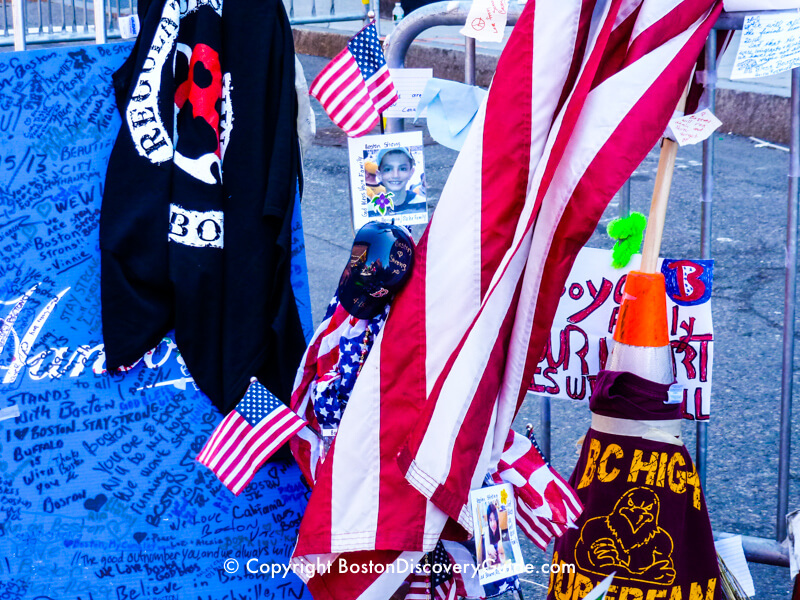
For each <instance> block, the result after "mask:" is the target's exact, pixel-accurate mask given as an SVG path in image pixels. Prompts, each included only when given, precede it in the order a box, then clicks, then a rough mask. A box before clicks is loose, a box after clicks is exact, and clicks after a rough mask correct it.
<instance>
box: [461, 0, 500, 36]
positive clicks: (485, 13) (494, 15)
mask: <svg viewBox="0 0 800 600" xmlns="http://www.w3.org/2000/svg"><path fill="white" fill-rule="evenodd" d="M507 9H508V1H507V0H473V1H472V6H470V8H469V15H467V22H466V23H465V24H464V27H463V28H462V29H461V34H462V35H466V36H468V37H471V38H475V39H476V40H478V41H479V42H502V41H503V34H504V33H505V28H506V20H507V19H508V10H507Z"/></svg>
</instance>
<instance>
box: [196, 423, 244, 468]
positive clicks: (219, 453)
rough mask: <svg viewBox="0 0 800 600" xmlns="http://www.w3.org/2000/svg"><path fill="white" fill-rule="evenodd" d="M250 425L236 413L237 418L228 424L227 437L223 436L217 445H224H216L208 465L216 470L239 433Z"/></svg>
mask: <svg viewBox="0 0 800 600" xmlns="http://www.w3.org/2000/svg"><path fill="white" fill-rule="evenodd" d="M248 427H249V425H248V424H247V421H245V420H244V419H243V418H242V417H241V416H240V415H239V414H238V413H237V414H236V418H235V419H231V422H230V424H229V426H228V430H227V432H226V435H225V437H221V438H220V440H219V442H218V443H217V445H218V446H219V444H222V447H221V448H219V447H215V448H214V449H213V450H212V454H213V456H211V457H210V459H209V461H208V463H207V464H206V466H207V467H208V468H209V469H211V470H212V471H215V472H216V470H217V469H216V466H217V464H219V461H220V460H222V457H223V456H224V455H225V453H226V452H227V451H228V450H229V449H230V448H231V447H232V446H233V444H234V443H236V440H237V438H238V437H239V435H240V434H241V433H242V431H244V430H245V429H247V428H248Z"/></svg>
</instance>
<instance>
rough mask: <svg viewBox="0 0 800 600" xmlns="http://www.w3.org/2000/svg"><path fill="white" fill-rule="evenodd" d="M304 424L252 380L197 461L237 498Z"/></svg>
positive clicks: (265, 389)
mask: <svg viewBox="0 0 800 600" xmlns="http://www.w3.org/2000/svg"><path fill="white" fill-rule="evenodd" d="M305 424H306V422H305V421H304V420H303V419H301V418H300V417H298V416H297V415H296V414H295V413H294V412H292V411H291V410H290V409H289V408H288V407H287V406H286V405H285V404H283V403H282V402H281V401H280V400H278V399H277V398H276V397H275V396H274V395H273V394H272V393H271V392H270V391H269V390H268V389H267V388H265V387H264V386H263V385H261V384H260V383H259V382H258V381H257V380H255V379H252V380H251V383H250V387H248V388H247V392H246V393H245V395H244V397H243V398H242V399H241V401H240V402H239V404H237V405H236V408H235V409H234V410H233V412H231V413H230V414H229V415H228V416H227V417H225V418H224V419H223V420H222V422H221V423H220V424H219V425H218V426H217V428H216V429H215V430H214V433H213V434H212V435H211V437H210V438H209V440H208V441H207V442H206V445H205V446H204V447H203V450H202V451H201V452H200V454H198V455H197V460H198V462H200V463H201V464H203V465H205V466H206V467H208V468H209V469H211V470H212V471H213V472H214V474H215V475H216V476H217V477H219V480H220V481H221V482H222V483H223V484H224V485H225V487H227V488H228V489H229V490H230V491H232V492H233V493H234V494H236V495H237V496H238V495H239V494H241V493H242V490H244V488H245V487H247V484H249V483H250V481H251V480H252V479H253V476H254V475H255V474H256V471H258V469H259V468H260V467H261V465H263V464H264V463H265V462H266V460H267V459H268V458H269V457H270V456H272V455H273V454H274V453H275V451H276V450H277V449H278V448H280V447H281V446H282V445H283V443H284V442H286V440H288V439H289V438H291V437H292V436H293V435H294V434H295V433H297V432H298V431H299V430H300V429H302V428H303V427H304V426H305Z"/></svg>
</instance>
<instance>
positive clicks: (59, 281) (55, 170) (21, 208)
mask: <svg viewBox="0 0 800 600" xmlns="http://www.w3.org/2000/svg"><path fill="white" fill-rule="evenodd" d="M130 50H131V45H130V44H127V43H124V44H109V45H105V46H89V47H67V48H58V49H48V50H43V51H33V52H24V53H7V54H2V55H0V107H1V109H0V140H2V144H0V256H1V257H2V260H0V598H4V599H5V598H7V599H22V598H30V599H32V600H33V599H38V600H46V599H48V598H52V599H54V600H79V599H80V600H178V599H180V600H222V599H228V600H239V599H240V598H241V599H245V598H246V599H247V600H257V599H262V598H263V599H269V600H284V599H292V598H294V599H297V598H303V597H308V592H307V591H306V588H305V587H304V586H303V585H302V583H301V582H300V580H299V579H298V578H297V577H296V576H294V575H293V574H291V573H289V574H288V575H286V576H283V577H282V576H280V575H277V574H276V575H275V576H270V575H269V574H264V573H263V571H265V570H266V571H270V573H273V572H275V573H277V570H276V569H275V568H273V566H272V565H284V564H286V563H287V561H288V557H289V555H290V553H291V549H292V547H293V545H294V542H295V538H296V532H297V527H298V525H299V522H300V517H301V515H302V512H303V508H304V506H305V503H306V497H307V492H306V488H305V486H304V485H303V484H302V483H301V482H300V476H299V470H298V469H297V468H296V467H295V466H293V465H292V466H289V465H282V464H272V465H266V466H265V467H264V468H263V469H262V470H261V471H260V472H259V473H258V474H257V475H256V477H255V479H254V480H253V482H252V484H251V485H250V486H249V487H248V488H247V489H246V490H245V492H244V493H243V494H242V495H241V496H239V497H238V498H237V497H234V496H233V495H232V494H231V493H230V492H229V491H228V490H227V489H225V488H224V487H223V486H222V485H221V484H220V483H219V481H218V480H217V479H216V478H215V477H214V476H213V475H212V474H211V473H210V471H208V470H206V469H205V468H204V467H202V466H201V465H199V464H198V463H197V462H196V461H195V460H194V458H195V456H196V455H197V453H198V452H199V451H200V449H201V448H202V447H203V445H204V443H205V441H206V440H207V439H208V437H209V434H210V433H211V432H212V431H213V430H214V428H215V426H216V425H217V424H218V423H219V422H220V420H221V416H220V414H219V413H218V412H217V410H216V409H215V408H213V407H212V406H211V403H210V402H209V401H208V400H207V399H206V398H205V397H204V396H203V395H202V394H201V393H200V392H199V391H197V390H196V389H195V387H194V384H193V382H192V379H191V377H190V375H189V373H188V372H187V370H186V368H185V366H184V364H183V361H182V360H181V357H180V354H179V353H178V351H177V348H176V346H175V343H174V341H173V340H172V339H170V338H165V339H164V340H163V341H162V342H161V343H160V344H159V345H158V346H157V347H156V348H155V349H154V350H153V351H151V352H150V353H148V354H147V355H146V356H144V357H143V358H142V359H141V360H140V361H139V362H138V363H136V364H135V365H133V366H132V367H131V368H130V369H129V370H128V371H127V372H126V373H124V374H109V373H107V372H106V371H105V360H104V353H103V344H102V335H101V329H100V300H99V297H100V280H99V266H100V259H99V247H98V232H97V228H98V219H99V216H100V199H101V197H102V195H103V194H102V191H103V180H104V177H105V169H106V163H107V161H108V155H109V153H110V151H111V146H112V144H113V142H114V139H115V137H116V133H117V129H118V128H119V116H118V113H117V110H116V106H115V102H114V97H113V93H112V86H111V74H112V73H113V72H114V71H115V70H116V69H118V68H119V66H120V65H121V64H122V62H123V61H124V60H125V58H126V56H127V55H128V54H129V52H130ZM253 571H255V572H253ZM259 571H261V572H259Z"/></svg>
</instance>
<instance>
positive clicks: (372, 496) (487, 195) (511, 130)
mask: <svg viewBox="0 0 800 600" xmlns="http://www.w3.org/2000/svg"><path fill="white" fill-rule="evenodd" d="M720 11H721V4H720V2H719V1H718V0H683V1H681V0H607V1H601V0H597V1H596V2H595V1H593V0H535V1H531V2H528V3H527V5H526V6H525V9H524V11H523V13H522V15H521V17H520V19H519V21H518V23H517V25H516V26H515V27H514V31H513V33H512V35H511V37H510V39H509V41H508V43H507V46H506V48H505V50H504V53H503V55H502V56H501V58H500V60H499V62H498V67H497V72H496V74H495V77H494V81H493V83H492V87H491V89H490V92H489V95H488V97H487V100H486V102H485V103H484V104H483V106H482V107H481V109H480V110H479V112H478V114H477V115H476V117H475V121H474V123H473V126H472V129H471V130H470V134H469V136H468V138H467V140H466V142H465V144H464V148H463V149H462V151H461V153H460V155H459V157H458V159H457V161H456V164H455V166H454V167H453V171H452V173H451V175H450V177H449V179H448V182H447V184H446V186H445V188H444V190H443V192H442V197H441V200H440V201H439V204H438V206H437V209H436V213H435V215H434V218H433V220H432V222H431V223H430V225H429V227H428V230H427V232H426V234H425V235H424V236H423V238H422V239H421V240H420V243H419V244H418V247H417V253H416V255H415V266H414V271H413V273H412V276H411V278H410V281H409V283H408V284H407V286H406V287H405V288H404V289H403V291H402V292H401V293H400V294H399V295H398V296H397V298H395V300H394V303H393V306H392V312H391V315H390V318H389V319H388V320H387V322H386V325H385V326H384V328H383V330H382V332H381V334H380V335H379V336H378V339H377V340H376V342H375V345H374V346H373V348H372V351H371V353H370V355H369V358H368V359H367V361H366V363H365V365H364V367H363V369H362V371H361V375H360V376H359V378H358V380H357V381H356V384H355V387H354V389H353V392H352V395H351V396H350V402H349V404H348V409H347V411H346V412H345V414H344V417H343V418H342V422H341V423H340V427H339V433H338V437H337V438H336V442H335V443H334V446H333V449H332V452H331V453H330V454H329V456H328V457H327V459H326V460H325V462H324V464H322V466H321V468H320V469H319V472H318V474H317V482H316V485H315V488H314V491H313V493H312V495H311V498H310V502H309V505H308V509H307V510H306V514H305V516H304V519H303V522H302V524H301V526H300V532H299V538H298V543H297V546H296V549H295V556H296V557H302V556H314V555H317V554H340V553H345V554H344V556H343V557H346V558H350V557H353V558H357V559H358V560H360V561H364V560H367V559H368V558H370V557H372V558H373V559H374V560H376V561H377V560H381V561H382V562H384V563H392V562H393V561H397V560H398V559H400V558H404V555H405V556H417V560H418V556H419V555H416V554H415V553H417V552H420V551H429V550H431V549H432V548H434V547H435V545H436V543H437V541H438V540H439V538H440V537H445V539H447V536H448V535H450V533H451V528H452V527H453V526H454V523H458V524H459V525H460V526H461V527H462V528H464V529H467V530H469V529H471V515H470V511H469V509H468V504H467V499H468V494H469V490H470V489H472V488H478V487H480V486H481V483H482V482H483V480H484V477H485V476H486V475H487V473H491V472H493V471H495V470H496V468H497V465H498V462H499V460H500V456H501V454H502V451H503V448H504V445H505V441H506V439H507V434H508V431H509V429H510V425H511V422H512V420H513V418H514V416H515V415H516V412H517V409H518V406H519V404H520V402H521V401H522V400H523V398H524V395H525V392H526V388H527V385H528V383H529V382H530V381H531V377H532V373H533V370H534V368H535V366H536V363H537V361H538V358H539V356H540V354H541V351H542V348H543V346H544V344H545V343H546V340H547V337H548V336H549V332H550V327H551V324H552V320H553V316H554V314H555V311H556V307H557V304H558V300H559V297H560V295H561V292H562V290H563V286H564V283H565V281H566V278H567V275H568V273H569V270H570V268H571V266H572V263H573V261H574V259H575V256H576V255H577V253H578V250H579V249H580V248H581V247H582V246H583V244H585V243H586V241H587V240H588V239H589V237H590V236H591V234H592V232H593V231H594V229H595V227H596V225H597V223H598V221H599V219H600V217H601V215H602V214H603V211H604V209H605V207H606V206H607V204H608V202H609V201H610V199H611V198H612V197H613V196H614V194H615V193H616V192H617V190H619V188H620V187H621V186H622V184H623V183H624V182H625V180H626V179H627V178H628V177H629V176H630V174H631V173H632V172H633V171H634V169H635V168H636V167H637V166H638V165H639V164H640V163H641V161H642V160H643V159H644V157H645V156H646V155H647V153H648V152H649V151H650V150H651V149H652V148H653V146H654V145H655V144H656V142H657V141H658V139H659V138H660V137H661V135H662V134H663V131H664V129H665V127H666V125H667V123H668V121H669V118H670V117H671V115H672V113H673V111H674V108H675V105H676V104H677V101H678V98H679V97H680V95H681V92H682V91H683V89H684V88H685V86H686V82H687V80H688V79H689V76H690V73H691V71H692V67H693V65H694V63H695V60H696V59H697V57H698V55H699V54H700V52H701V50H702V48H703V44H704V42H705V39H706V36H707V35H708V32H709V31H710V29H711V26H712V24H713V23H714V21H715V20H716V18H717V16H718V15H719V12H720ZM448 520H449V521H448ZM446 525H447V528H446V527H445V526H446ZM401 553H404V555H403V554H401ZM340 577H341V579H340ZM354 578H355V576H353V578H350V577H348V576H346V575H344V576H342V575H339V574H337V573H328V574H325V575H317V576H315V577H313V578H312V579H311V581H309V588H310V589H311V591H312V594H313V595H314V597H315V600H323V599H327V598H336V599H341V600H346V599H350V598H361V599H371V598H374V599H375V600H384V599H385V598H386V597H387V596H388V595H391V593H392V591H391V589H396V588H397V586H399V585H400V583H401V582H402V579H401V580H400V581H396V580H395V579H393V578H392V577H391V576H389V575H386V574H385V573H384V574H381V575H374V576H373V575H368V576H367V575H361V576H360V579H358V580H356V579H354ZM340 582H341V583H342V585H339V583H340ZM392 586H393V587H392ZM390 588H391V589H390ZM387 591H388V594H387Z"/></svg>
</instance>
